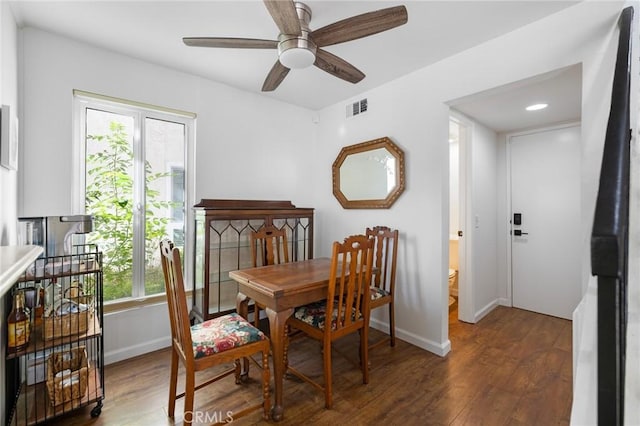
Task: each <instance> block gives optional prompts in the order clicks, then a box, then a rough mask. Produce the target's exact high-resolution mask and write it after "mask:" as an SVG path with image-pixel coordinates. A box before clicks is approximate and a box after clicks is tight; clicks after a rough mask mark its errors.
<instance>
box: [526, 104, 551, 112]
mask: <svg viewBox="0 0 640 426" xmlns="http://www.w3.org/2000/svg"><path fill="white" fill-rule="evenodd" d="M548 106H549V105H547V104H533V105H529V106H528V107H527V108H526V109H527V111H538V110H539V109H545V108H546V107H548Z"/></svg>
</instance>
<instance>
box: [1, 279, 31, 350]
mask: <svg viewBox="0 0 640 426" xmlns="http://www.w3.org/2000/svg"><path fill="white" fill-rule="evenodd" d="M29 320H30V316H29V314H28V313H27V310H26V308H25V304H24V293H22V292H21V291H18V292H16V293H15V294H14V295H13V308H12V309H11V312H10V313H9V317H8V318H7V325H8V328H9V333H8V342H7V350H8V351H9V352H17V351H20V350H22V349H24V348H26V347H27V345H28V344H29V334H30V328H31V327H30V325H31V324H30V321H29Z"/></svg>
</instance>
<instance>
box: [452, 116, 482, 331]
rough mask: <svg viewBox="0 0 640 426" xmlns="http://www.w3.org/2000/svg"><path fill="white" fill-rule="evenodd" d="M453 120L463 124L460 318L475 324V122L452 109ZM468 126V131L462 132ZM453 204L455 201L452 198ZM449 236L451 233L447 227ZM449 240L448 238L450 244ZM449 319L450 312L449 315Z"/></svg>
mask: <svg viewBox="0 0 640 426" xmlns="http://www.w3.org/2000/svg"><path fill="white" fill-rule="evenodd" d="M449 120H453V121H455V122H457V123H458V125H460V127H461V131H460V138H459V140H458V143H459V146H458V155H459V160H458V170H459V172H458V173H459V176H458V184H459V195H458V197H459V201H458V202H459V205H458V209H459V224H460V230H461V231H462V238H459V239H458V268H459V269H458V320H460V321H464V322H468V323H475V313H474V301H475V293H474V286H473V262H472V255H471V248H472V247H473V245H472V243H473V229H474V227H473V223H472V220H471V218H472V216H473V215H472V214H470V212H472V211H473V205H472V200H473V197H472V195H473V191H472V190H473V185H472V182H471V178H472V176H473V175H472V171H471V165H472V161H471V158H472V153H473V148H472V138H473V121H471V120H470V119H469V118H467V117H466V116H465V115H464V114H462V113H460V112H458V111H455V110H453V109H450V110H449ZM462 129H464V131H462ZM449 205H451V200H449ZM447 235H449V232H448V230H447ZM448 245H449V242H448V241H447V247H448ZM448 259H449V257H448V256H447V271H448V269H449V262H448ZM446 276H447V280H446V281H447V284H446V285H447V287H446V289H447V290H446V291H447V300H448V298H449V297H448V292H449V281H448V276H449V274H448V273H447V275H446ZM445 309H446V310H447V312H448V310H449V303H448V302H447V303H446V307H445ZM447 318H448V315H447Z"/></svg>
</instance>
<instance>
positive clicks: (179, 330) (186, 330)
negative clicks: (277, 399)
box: [160, 239, 271, 425]
mask: <svg viewBox="0 0 640 426" xmlns="http://www.w3.org/2000/svg"><path fill="white" fill-rule="evenodd" d="M160 254H161V256H160V258H161V260H162V272H163V273H164V282H165V288H166V292H167V304H168V306H169V319H170V321H171V340H172V344H171V378H170V384H169V407H168V415H169V417H171V418H173V417H174V412H175V404H176V399H177V398H181V397H184V398H185V399H184V424H185V425H190V424H191V422H192V421H193V402H194V393H195V391H196V390H198V389H201V388H202V387H204V386H207V385H209V384H211V383H213V382H216V381H218V380H220V379H222V378H224V377H227V376H229V375H231V374H235V379H236V384H240V383H241V365H240V358H244V357H248V356H250V355H253V354H255V353H260V352H261V353H262V402H261V403H259V404H256V405H253V406H251V407H248V408H245V409H243V410H242V411H240V412H238V413H235V412H234V413H233V417H234V419H235V418H238V417H242V416H244V415H245V414H247V413H249V412H251V411H254V410H256V409H259V408H260V407H262V409H263V414H262V416H263V418H264V419H265V420H268V418H269V409H270V405H271V403H270V399H269V339H268V338H267V337H266V336H265V335H264V333H262V332H261V331H260V330H258V329H257V328H255V327H254V326H252V325H251V323H249V322H248V321H247V320H245V319H244V318H243V317H241V316H240V315H238V314H236V313H231V314H227V315H223V316H220V317H217V318H214V319H211V320H208V321H205V322H203V323H200V324H196V325H191V323H190V321H189V312H188V311H187V300H186V296H185V291H184V281H183V276H182V264H181V261H180V251H179V250H178V248H177V247H174V246H173V243H172V242H171V241H169V240H166V239H165V240H162V241H161V242H160ZM179 360H180V361H181V362H182V364H183V365H184V368H185V370H186V371H185V375H186V377H185V391H184V393H181V394H179V395H178V394H176V392H177V382H178V361H179ZM230 362H233V363H234V364H235V365H234V367H233V368H230V369H226V370H224V371H223V372H221V373H220V374H218V375H216V376H215V377H213V378H212V379H210V380H208V381H206V382H204V383H202V384H199V385H197V386H196V384H195V373H196V371H202V370H205V369H207V368H210V367H213V366H217V365H220V364H225V363H230ZM247 374H248V373H247Z"/></svg>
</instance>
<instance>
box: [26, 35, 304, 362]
mask: <svg viewBox="0 0 640 426" xmlns="http://www.w3.org/2000/svg"><path fill="white" fill-rule="evenodd" d="M21 34H22V38H23V50H22V52H21V53H22V61H23V64H24V67H23V73H22V75H21V77H22V84H23V86H24V90H23V92H22V94H21V96H22V98H21V99H22V104H23V117H22V122H23V124H24V128H23V133H22V134H23V138H24V139H23V142H24V148H25V149H24V155H23V159H24V162H23V166H22V168H21V170H20V177H21V182H22V184H23V192H22V197H21V198H20V206H19V209H18V210H19V214H20V215H21V216H42V215H56V214H68V213H69V212H70V211H71V191H70V188H71V186H72V182H71V175H72V173H71V169H72V165H71V158H72V151H71V147H72V91H73V89H80V90H85V91H88V92H94V93H99V94H104V95H109V96H114V97H120V98H125V99H129V100H133V101H138V102H145V103H149V104H154V105H160V106H164V107H170V108H175V109H181V110H186V111H191V112H195V113H197V115H198V117H197V146H196V153H195V155H196V187H195V201H196V202H197V201H198V200H199V199H200V198H235V199H276V200H291V201H292V202H293V203H294V204H295V205H297V206H299V207H313V205H314V201H313V192H312V191H310V190H309V187H308V182H310V181H312V177H313V176H312V174H311V172H312V170H311V169H312V168H311V167H310V165H309V163H310V161H311V159H312V158H313V155H310V152H312V151H313V148H314V139H313V135H314V129H315V128H314V124H313V123H312V114H311V112H310V111H308V110H305V109H303V108H299V107H296V106H292V105H289V104H285V103H281V102H277V101H273V100H270V99H268V98H265V97H261V96H258V95H254V94H249V93H247V92H243V91H240V90H237V89H233V88H231V87H229V86H225V85H222V84H219V83H215V82H212V81H208V80H205V79H202V78H199V77H194V76H190V75H187V74H184V73H180V72H177V71H174V70H171V69H167V68H164V67H160V66H155V65H152V64H149V63H145V62H142V61H139V60H137V59H134V58H130V57H127V56H123V55H119V54H115V53H113V52H109V51H106V50H102V49H99V48H95V47H92V46H89V45H86V44H83V43H80V42H76V41H72V40H69V39H66V38H64V37H60V36H57V35H54V34H51V33H47V32H44V31H41V30H38V29H33V28H25V29H23V30H22V31H21ZM104 329H105V348H106V360H107V362H112V361H117V360H120V359H124V358H127V357H130V356H134V355H137V354H140V353H144V352H148V351H150V350H153V349H157V348H161V347H166V346H168V345H169V324H168V315H167V311H166V306H165V305H155V306H148V307H141V308H137V309H132V310H129V311H126V312H122V313H118V314H110V315H107V316H106V317H105V327H104Z"/></svg>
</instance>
